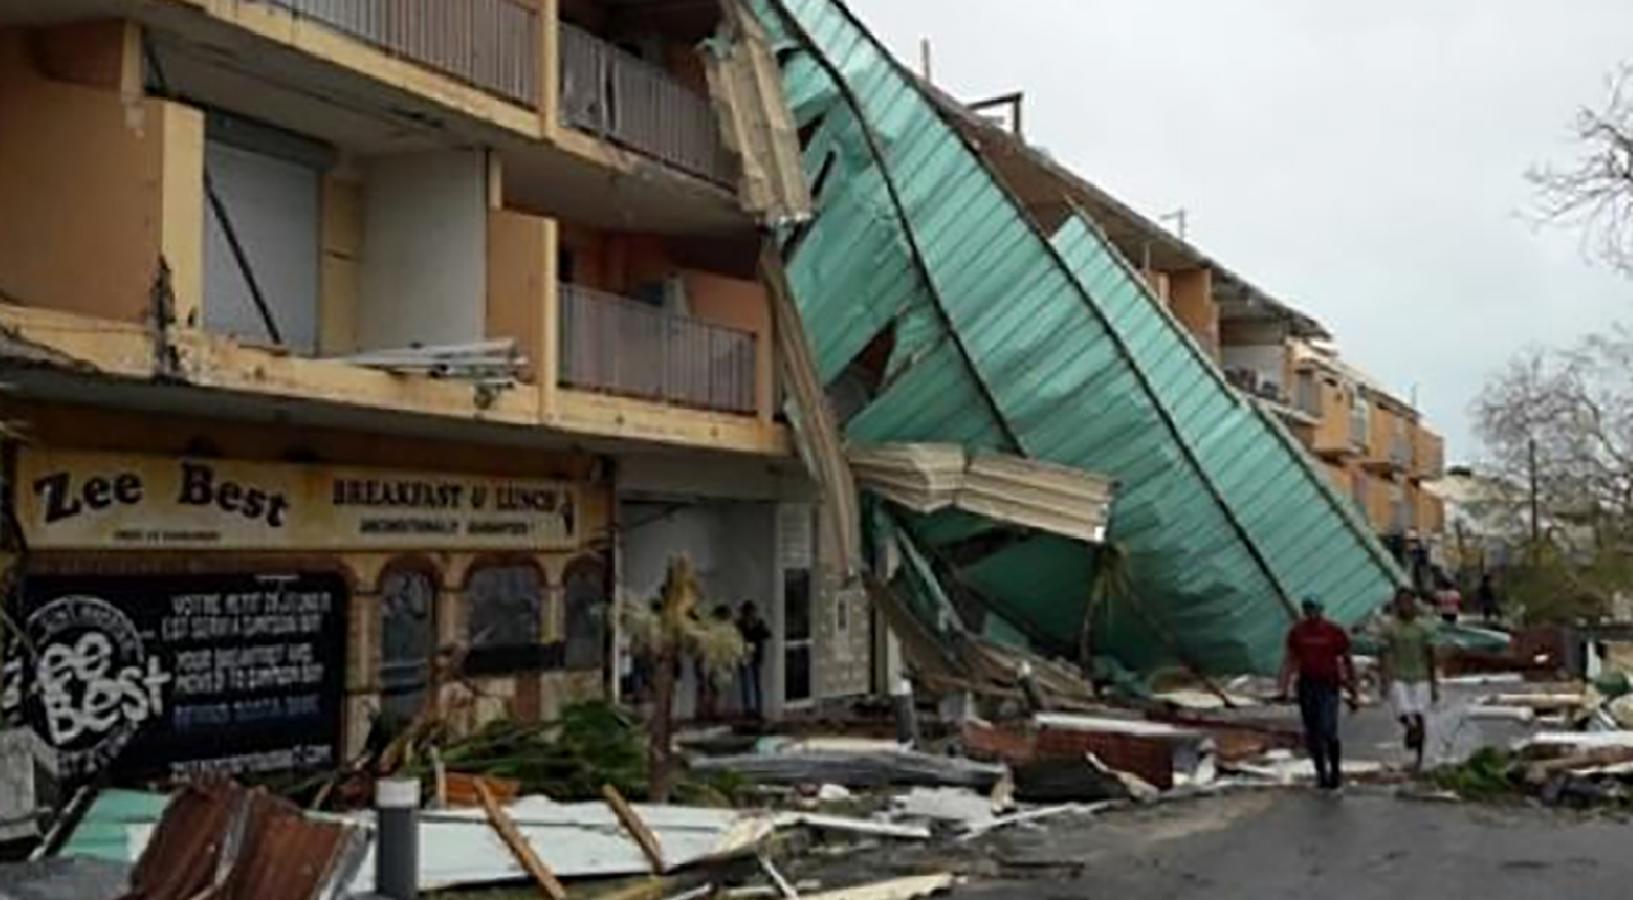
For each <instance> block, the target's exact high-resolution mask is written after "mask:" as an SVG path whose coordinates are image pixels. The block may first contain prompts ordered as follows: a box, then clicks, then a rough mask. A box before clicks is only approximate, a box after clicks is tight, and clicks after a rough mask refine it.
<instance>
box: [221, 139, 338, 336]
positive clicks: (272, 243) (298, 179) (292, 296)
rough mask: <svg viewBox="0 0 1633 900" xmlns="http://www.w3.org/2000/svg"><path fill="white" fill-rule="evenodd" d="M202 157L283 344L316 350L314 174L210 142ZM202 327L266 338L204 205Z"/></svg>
mask: <svg viewBox="0 0 1633 900" xmlns="http://www.w3.org/2000/svg"><path fill="white" fill-rule="evenodd" d="M205 164H206V165H207V166H208V168H209V172H210V181H211V184H212V185H213V186H214V187H215V191H216V194H217V195H218V196H220V198H221V202H222V204H223V205H224V206H225V207H226V209H227V217H228V219H229V220H231V222H232V228H233V232H234V233H235V234H236V235H237V237H238V243H239V245H240V246H241V247H242V248H243V250H244V254H245V256H247V257H248V259H249V264H250V270H251V271H252V272H253V273H254V276H255V281H256V284H257V285H258V286H259V287H260V289H261V294H262V296H263V297H264V298H265V299H266V303H267V306H268V307H269V308H270V309H271V312H272V317H273V321H274V322H275V323H276V324H277V326H278V331H279V334H280V335H281V336H282V338H283V343H284V346H286V347H289V348H290V349H292V350H295V351H296V352H299V353H313V352H315V351H316V349H317V332H318V326H317V321H318V315H317V311H318V241H319V238H318V227H319V220H320V215H319V212H318V191H319V187H318V173H317V171H316V170H314V169H312V168H310V167H307V166H303V165H301V164H299V163H295V162H290V161H288V160H285V159H280V158H278V157H274V156H267V155H264V154H260V153H252V152H250V151H248V150H241V149H239V148H237V147H229V146H227V145H225V144H221V143H217V142H214V141H211V142H210V143H209V144H208V145H207V150H206V158H205ZM204 221H205V239H204V328H205V330H207V331H210V332H212V333H215V334H225V335H231V336H233V337H237V338H241V339H243V340H246V341H251V342H254V343H261V344H268V343H271V336H270V335H269V334H268V332H267V328H266V324H265V323H264V322H263V321H262V318H261V314H260V312H259V311H258V310H257V309H256V307H255V300H254V298H253V294H251V292H250V289H249V283H248V282H247V281H246V280H245V278H244V273H243V270H242V269H241V268H240V267H239V265H238V261H237V260H236V259H235V258H234V256H233V252H232V248H231V246H230V245H229V244H228V242H227V236H226V230H225V229H224V228H222V225H221V221H220V219H219V218H218V217H217V216H216V215H215V212H214V210H212V209H211V208H210V204H209V201H208V199H206V201H205V210H204Z"/></svg>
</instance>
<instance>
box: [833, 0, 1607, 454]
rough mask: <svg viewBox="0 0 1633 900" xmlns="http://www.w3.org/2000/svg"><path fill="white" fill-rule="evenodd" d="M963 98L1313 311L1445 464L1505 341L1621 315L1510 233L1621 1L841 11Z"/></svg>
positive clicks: (1541, 248)
mask: <svg viewBox="0 0 1633 900" xmlns="http://www.w3.org/2000/svg"><path fill="white" fill-rule="evenodd" d="M851 7H852V9H853V10H854V11H855V12H856V13H857V14H858V15H860V16H861V17H862V18H863V19H864V20H865V21H866V22H867V23H868V25H869V27H870V28H872V29H873V30H874V32H875V34H877V35H879V36H880V37H881V38H882V39H883V40H884V41H885V42H886V43H887V44H888V45H889V46H890V48H891V49H892V50H893V51H894V52H895V53H896V55H897V56H899V57H901V58H903V59H904V60H911V61H913V62H914V64H915V66H916V64H917V60H918V43H919V39H920V38H921V37H928V38H930V39H931V41H932V43H933V46H934V60H935V63H934V68H935V80H936V81H937V82H938V83H939V84H940V85H941V86H942V87H944V88H946V89H948V90H950V91H951V92H952V93H954V94H955V95H957V96H959V97H962V98H964V99H976V98H979V97H983V96H989V95H992V94H998V93H1003V92H1006V91H1011V90H1016V89H1020V90H1024V91H1025V92H1026V129H1027V137H1028V138H1029V140H1031V142H1032V143H1034V144H1036V145H1039V146H1042V147H1044V148H1045V149H1047V150H1048V151H1049V152H1050V153H1052V154H1054V156H1055V157H1056V158H1058V159H1060V160H1062V161H1063V162H1065V163H1067V164H1068V165H1070V166H1071V167H1072V168H1073V169H1074V170H1076V171H1078V172H1079V173H1081V174H1083V175H1084V176H1086V177H1087V178H1089V180H1091V181H1094V182H1096V183H1098V184H1099V185H1100V186H1101V187H1103V188H1106V189H1107V190H1110V191H1111V192H1112V193H1114V194H1116V195H1117V196H1119V197H1120V198H1122V199H1123V200H1124V201H1126V202H1129V203H1130V204H1132V205H1133V206H1134V207H1135V208H1136V209H1139V210H1140V211H1142V212H1144V213H1146V214H1147V215H1150V216H1156V215H1158V214H1161V213H1165V212H1168V211H1171V210H1174V209H1177V208H1180V207H1183V208H1185V209H1186V210H1188V211H1189V215H1190V220H1191V224H1190V232H1189V234H1190V237H1191V239H1192V240H1193V241H1195V242H1196V243H1197V244H1198V245H1199V246H1201V247H1202V248H1203V249H1204V250H1206V251H1207V252H1208V253H1209V254H1210V255H1212V256H1214V257H1215V258H1217V259H1219V260H1220V261H1221V262H1223V263H1225V264H1226V265H1228V266H1230V267H1231V268H1232V269H1234V270H1236V271H1237V272H1239V273H1240V274H1242V275H1243V276H1245V277H1246V278H1248V279H1249V280H1251V281H1253V282H1255V283H1257V284H1258V285H1259V286H1260V287H1262V288H1265V289H1266V290H1268V291H1269V292H1270V293H1271V294H1272V295H1274V296H1277V297H1279V298H1281V299H1283V300H1286V301H1289V302H1291V303H1294V304H1295V305H1297V306H1299V307H1301V308H1302V309H1304V310H1306V311H1307V312H1310V313H1312V314H1314V315H1315V316H1316V317H1317V318H1319V319H1321V321H1322V322H1323V323H1325V324H1326V325H1327V327H1328V328H1329V329H1330V330H1331V331H1333V333H1334V334H1335V335H1336V336H1337V338H1338V340H1339V343H1340V345H1341V347H1342V349H1343V350H1344V353H1345V355H1346V356H1347V357H1349V358H1350V359H1351V360H1353V361H1354V362H1355V363H1356V364H1357V365H1359V366H1360V367H1361V368H1363V369H1365V370H1367V371H1369V372H1371V373H1372V374H1373V375H1375V376H1376V377H1377V378H1379V379H1380V380H1382V381H1383V382H1384V383H1385V384H1386V385H1387V386H1388V387H1389V388H1390V389H1391V390H1393V391H1394V392H1396V393H1397V394H1400V395H1402V396H1404V397H1410V395H1411V393H1412V391H1413V389H1414V388H1415V389H1416V390H1417V392H1418V398H1419V402H1420V405H1421V406H1422V407H1423V408H1424V409H1425V410H1426V411H1427V413H1428V414H1429V416H1430V417H1431V419H1432V420H1433V421H1434V422H1435V423H1436V424H1437V425H1438V426H1439V427H1440V429H1441V430H1442V431H1444V432H1445V433H1446V435H1447V437H1448V440H1449V443H1450V448H1449V450H1448V458H1449V459H1451V460H1453V461H1457V460H1462V459H1467V458H1469V457H1472V456H1474V455H1476V454H1477V453H1478V450H1479V448H1478V446H1477V444H1476V442H1475V439H1474V438H1473V436H1472V434H1471V430H1470V424H1469V417H1468V408H1469V404H1470V402H1471V401H1472V399H1473V398H1474V396H1475V395H1476V394H1477V393H1478V392H1479V389H1480V386H1481V384H1482V382H1483V381H1484V379H1485V377H1486V376H1487V375H1488V374H1490V373H1491V372H1492V371H1493V370H1495V369H1497V368H1499V367H1500V366H1501V365H1502V364H1503V362H1504V361H1505V360H1506V359H1508V358H1509V357H1510V356H1511V355H1512V354H1514V353H1515V352H1517V351H1519V350H1521V349H1522V348H1524V347H1525V346H1526V345H1528V344H1531V343H1537V342H1542V343H1558V344H1564V343H1569V342H1571V341H1572V340H1574V339H1575V338H1576V337H1578V336H1580V335H1582V334H1584V333H1587V332H1589V331H1594V330H1598V329H1602V328H1604V327H1605V326H1606V325H1607V324H1608V323H1610V322H1612V321H1615V320H1618V319H1620V320H1623V321H1630V322H1633V281H1628V280H1626V279H1624V278H1621V277H1619V276H1616V275H1614V274H1612V273H1611V272H1609V271H1608V270H1606V269H1605V268H1604V267H1603V266H1597V265H1593V264H1590V263H1589V262H1588V261H1587V260H1586V259H1585V257H1584V255H1583V253H1582V252H1581V249H1580V243H1579V240H1578V237H1577V235H1576V234H1575V233H1573V232H1569V231H1562V230H1557V229H1543V230H1540V231H1539V230H1538V229H1537V228H1536V227H1535V226H1534V225H1533V224H1531V223H1530V221H1529V220H1528V219H1527V218H1526V215H1525V213H1526V210H1527V209H1528V208H1530V202H1531V198H1532V193H1531V190H1530V188H1529V186H1528V185H1527V183H1526V182H1525V180H1524V173H1525V170H1526V169H1527V168H1528V167H1529V166H1531V165H1532V164H1533V163H1536V162H1541V161H1544V160H1548V159H1559V160H1569V159H1570V158H1571V155H1572V153H1573V145H1572V144H1571V142H1570V141H1569V139H1568V126H1569V124H1570V120H1571V117H1572V115H1573V113H1574V111H1575V110H1576V108H1577V107H1578V106H1580V105H1582V104H1584V103H1589V102H1592V101H1594V100H1596V99H1597V98H1599V97H1600V96H1602V95H1603V93H1604V76H1605V74H1606V73H1607V72H1608V71H1609V70H1611V69H1612V68H1613V67H1614V66H1615V65H1616V64H1617V62H1618V61H1619V60H1622V59H1633V2H1629V0H1557V2H1553V3H1542V2H1535V0H1370V2H1365V3H1335V2H1330V0H1231V2H1218V0H1116V2H1111V0H1007V2H1002V3H999V2H993V0H851Z"/></svg>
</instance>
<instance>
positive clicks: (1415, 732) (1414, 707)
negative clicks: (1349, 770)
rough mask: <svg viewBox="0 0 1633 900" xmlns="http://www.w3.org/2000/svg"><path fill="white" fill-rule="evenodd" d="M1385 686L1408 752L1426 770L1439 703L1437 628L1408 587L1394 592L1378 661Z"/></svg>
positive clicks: (1418, 766)
mask: <svg viewBox="0 0 1633 900" xmlns="http://www.w3.org/2000/svg"><path fill="white" fill-rule="evenodd" d="M1379 665H1380V674H1381V675H1382V678H1383V687H1384V691H1385V693H1386V694H1387V695H1388V697H1389V702H1390V705H1391V706H1393V707H1394V710H1395V717H1396V718H1398V719H1400V723H1401V727H1402V728H1403V729H1405V744H1406V749H1407V750H1408V751H1410V752H1411V753H1412V754H1413V756H1414V764H1415V766H1416V768H1418V769H1422V768H1423V751H1424V746H1425V744H1426V743H1427V742H1428V721H1427V719H1428V715H1429V712H1430V710H1432V709H1434V707H1435V705H1436V704H1438V703H1439V702H1440V681H1439V680H1438V678H1437V676H1436V674H1435V640H1434V625H1433V624H1431V623H1430V621H1429V620H1427V619H1425V618H1424V617H1423V616H1422V615H1420V614H1419V610H1418V598H1417V595H1416V594H1414V593H1413V592H1412V591H1411V590H1410V589H1408V588H1401V589H1400V590H1399V591H1396V592H1395V609H1394V617H1393V618H1392V619H1390V621H1389V623H1388V624H1387V625H1386V626H1384V632H1383V653H1382V655H1381V656H1380V658H1379Z"/></svg>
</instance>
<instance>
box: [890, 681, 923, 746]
mask: <svg viewBox="0 0 1633 900" xmlns="http://www.w3.org/2000/svg"><path fill="white" fill-rule="evenodd" d="M890 699H891V701H892V702H893V703H894V704H895V708H896V742H897V743H899V744H902V745H904V746H908V747H911V746H913V745H915V744H917V743H918V742H919V720H918V710H917V709H915V708H914V706H913V682H911V681H909V680H907V679H906V678H902V679H901V680H899V681H897V682H896V689H895V690H894V691H892V692H891V696H890Z"/></svg>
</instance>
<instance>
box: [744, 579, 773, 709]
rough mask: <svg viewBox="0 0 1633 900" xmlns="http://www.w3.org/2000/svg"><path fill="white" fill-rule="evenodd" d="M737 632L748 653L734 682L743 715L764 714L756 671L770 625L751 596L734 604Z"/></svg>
mask: <svg viewBox="0 0 1633 900" xmlns="http://www.w3.org/2000/svg"><path fill="white" fill-rule="evenodd" d="M737 633H738V635H740V636H741V637H742V638H743V644H744V646H746V647H747V648H748V655H747V656H745V657H743V661H742V662H741V663H739V664H738V668H737V686H738V691H739V692H740V693H741V695H742V700H743V715H745V716H748V717H749V718H753V719H758V718H761V717H762V716H763V715H764V714H765V710H764V703H763V701H764V699H765V698H764V697H763V696H762V695H761V691H760V671H761V667H762V666H763V665H764V663H765V645H766V641H768V640H770V639H771V629H770V628H768V627H766V624H765V620H764V619H761V618H760V610H759V608H758V607H756V606H755V605H754V601H753V600H746V601H744V602H743V605H742V606H739V607H738V608H737Z"/></svg>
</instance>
